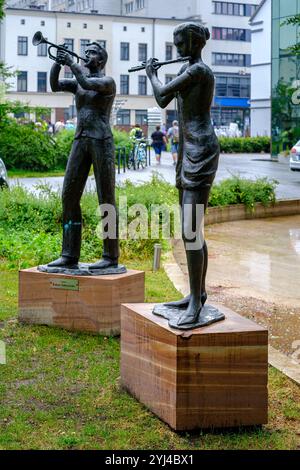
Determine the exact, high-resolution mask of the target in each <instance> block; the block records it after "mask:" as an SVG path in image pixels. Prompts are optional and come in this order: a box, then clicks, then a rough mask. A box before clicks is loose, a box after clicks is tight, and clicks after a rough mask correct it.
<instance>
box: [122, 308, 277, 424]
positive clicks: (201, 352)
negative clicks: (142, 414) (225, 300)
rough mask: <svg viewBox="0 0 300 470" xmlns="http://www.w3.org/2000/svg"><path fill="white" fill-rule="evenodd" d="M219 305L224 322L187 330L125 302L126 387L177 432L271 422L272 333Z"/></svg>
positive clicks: (123, 381)
mask: <svg viewBox="0 0 300 470" xmlns="http://www.w3.org/2000/svg"><path fill="white" fill-rule="evenodd" d="M215 306H216V307H218V308H219V309H220V310H221V311H222V312H223V313H224V314H225V315H226V319H225V320H223V321H220V322H218V323H215V324H213V325H210V326H207V327H204V328H198V329H196V330H190V331H187V332H182V331H179V330H174V329H171V328H169V326H168V322H167V320H165V319H163V318H161V317H156V316H154V315H153V314H152V313H151V312H152V308H153V305H152V304H135V305H133V304H126V305H122V313H121V381H122V385H123V387H124V388H125V389H126V390H128V391H129V392H130V393H131V394H132V395H133V396H135V397H136V398H137V399H138V400H139V401H141V402H142V403H143V404H145V405H146V406H147V407H148V408H149V409H150V410H151V411H153V412H154V413H155V414H156V415H158V416H159V417H160V418H161V419H162V420H163V421H165V422H166V423H168V424H169V425H170V426H171V427H172V428H173V429H175V430H178V431H180V430H192V429H195V428H210V427H215V428H218V427H231V426H240V425H254V424H264V423H267V408H268V394H267V377H268V332H267V330H265V329H264V328H262V327H261V326H258V325H256V324H255V323H254V322H252V321H250V320H248V319H246V318H244V317H241V316H240V315H238V314H236V313H234V312H232V311H231V310H229V309H227V308H225V307H223V306H219V305H215Z"/></svg>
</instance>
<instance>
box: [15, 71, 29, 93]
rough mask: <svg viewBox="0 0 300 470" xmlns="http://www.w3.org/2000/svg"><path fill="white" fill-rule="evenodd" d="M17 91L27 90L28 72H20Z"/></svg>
mask: <svg viewBox="0 0 300 470" xmlns="http://www.w3.org/2000/svg"><path fill="white" fill-rule="evenodd" d="M17 91H27V72H19V73H18V78H17Z"/></svg>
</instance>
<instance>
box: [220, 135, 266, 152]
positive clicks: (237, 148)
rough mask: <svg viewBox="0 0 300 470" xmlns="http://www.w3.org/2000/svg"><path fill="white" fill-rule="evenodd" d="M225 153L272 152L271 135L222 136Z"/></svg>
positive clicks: (222, 147) (221, 140) (221, 143)
mask: <svg viewBox="0 0 300 470" xmlns="http://www.w3.org/2000/svg"><path fill="white" fill-rule="evenodd" d="M219 143H220V148H221V152H223V153H261V152H265V153H270V148H271V140H270V137H220V138H219Z"/></svg>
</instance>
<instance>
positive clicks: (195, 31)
mask: <svg viewBox="0 0 300 470" xmlns="http://www.w3.org/2000/svg"><path fill="white" fill-rule="evenodd" d="M209 37H210V33H209V30H208V29H207V28H206V27H204V26H203V25H201V24H198V23H193V22H189V23H183V24H180V25H179V26H177V28H176V29H175V31H174V44H175V47H176V48H177V52H178V54H179V56H180V57H181V58H182V59H181V60H184V61H186V60H187V59H188V63H187V64H184V65H183V66H182V68H181V69H180V71H179V73H178V76H177V77H176V78H174V79H173V80H172V81H171V82H169V83H168V84H166V85H164V84H163V83H162V82H161V81H160V80H159V78H158V75H157V70H158V68H159V66H160V65H161V64H162V63H159V62H158V61H157V60H156V59H149V60H148V61H147V63H146V64H142V65H143V66H144V65H145V70H146V74H147V76H148V78H149V80H150V82H151V84H152V88H153V92H154V96H155V99H156V101H157V103H158V105H159V106H160V107H161V108H165V107H166V106H167V105H168V104H169V103H170V102H171V101H172V100H173V99H174V98H175V99H177V105H178V106H177V109H178V114H179V116H178V117H179V151H178V162H177V167H176V186H177V188H178V190H179V203H180V205H181V208H182V238H183V242H184V246H185V252H186V257H187V265H188V272H189V281H190V294H189V295H188V296H187V297H185V298H184V299H182V300H181V301H179V302H171V303H167V304H162V305H157V306H156V307H155V308H154V311H153V313H154V314H157V315H161V316H164V317H165V318H168V319H169V325H170V326H171V327H173V328H179V329H191V328H196V327H198V326H204V325H207V324H210V323H213V322H216V321H219V320H223V319H224V318H225V317H224V314H223V313H221V312H219V311H218V310H217V309H215V308H213V307H211V306H208V305H205V303H206V299H207V293H206V287H205V278H206V271H207V261H208V252H207V245H206V242H205V240H204V234H203V233H202V231H201V230H200V226H201V223H202V222H203V216H204V212H205V209H206V207H207V204H208V198H209V193H210V189H211V186H212V183H213V180H214V178H215V174H216V171H217V168H218V161H219V153H220V150H219V143H218V139H217V137H216V135H215V132H214V128H213V125H212V121H211V116H210V107H211V103H212V99H213V94H214V75H213V73H212V71H211V70H210V68H209V67H208V66H207V65H206V64H205V63H204V62H203V60H202V50H203V48H204V47H205V45H206V41H207V40H208V39H209ZM201 210H202V220H201V217H200V218H199V215H200V214H201Z"/></svg>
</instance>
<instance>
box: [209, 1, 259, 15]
mask: <svg viewBox="0 0 300 470" xmlns="http://www.w3.org/2000/svg"><path fill="white" fill-rule="evenodd" d="M213 7H214V13H215V14H216V15H233V16H252V15H253V13H254V12H255V10H256V8H257V5H251V4H245V3H232V2H213Z"/></svg>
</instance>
